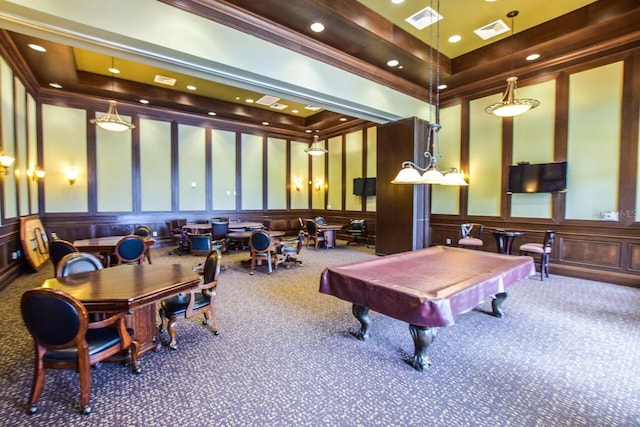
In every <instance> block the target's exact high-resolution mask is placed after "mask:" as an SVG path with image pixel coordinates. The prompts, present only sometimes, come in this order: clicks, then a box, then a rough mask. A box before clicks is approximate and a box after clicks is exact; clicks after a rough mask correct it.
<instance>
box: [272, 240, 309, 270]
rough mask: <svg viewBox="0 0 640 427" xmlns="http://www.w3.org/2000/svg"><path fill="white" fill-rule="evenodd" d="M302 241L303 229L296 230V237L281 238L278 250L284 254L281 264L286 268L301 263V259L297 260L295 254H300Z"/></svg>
mask: <svg viewBox="0 0 640 427" xmlns="http://www.w3.org/2000/svg"><path fill="white" fill-rule="evenodd" d="M303 242H304V231H302V230H300V231H299V232H298V237H297V238H296V239H290V240H283V241H282V242H281V244H280V246H279V247H278V251H279V252H280V253H281V254H282V255H284V259H283V260H282V264H283V265H284V266H285V268H286V269H287V270H288V269H289V268H291V266H292V265H302V260H299V259H298V258H297V257H296V255H298V254H300V251H301V250H302V245H303Z"/></svg>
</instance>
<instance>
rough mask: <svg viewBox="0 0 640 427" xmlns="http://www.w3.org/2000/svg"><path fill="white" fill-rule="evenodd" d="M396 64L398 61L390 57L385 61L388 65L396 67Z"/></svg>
mask: <svg viewBox="0 0 640 427" xmlns="http://www.w3.org/2000/svg"><path fill="white" fill-rule="evenodd" d="M398 64H400V61H398V60H397V59H390V60H388V61H387V65H388V66H389V67H397V66H398Z"/></svg>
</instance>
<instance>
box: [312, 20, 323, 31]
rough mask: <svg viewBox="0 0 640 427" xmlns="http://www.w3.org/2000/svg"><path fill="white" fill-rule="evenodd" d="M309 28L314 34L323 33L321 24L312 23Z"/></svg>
mask: <svg viewBox="0 0 640 427" xmlns="http://www.w3.org/2000/svg"><path fill="white" fill-rule="evenodd" d="M310 28H311V31H313V32H314V33H321V32H323V31H324V25H323V24H322V23H321V22H314V23H313V24H311V26H310Z"/></svg>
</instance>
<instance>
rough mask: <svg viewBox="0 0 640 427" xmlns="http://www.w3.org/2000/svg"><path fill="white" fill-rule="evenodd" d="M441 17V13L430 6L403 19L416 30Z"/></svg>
mask: <svg viewBox="0 0 640 427" xmlns="http://www.w3.org/2000/svg"><path fill="white" fill-rule="evenodd" d="M441 19H442V15H440V14H439V13H438V12H436V11H435V10H433V9H432V8H431V7H425V8H424V9H422V10H421V11H419V12H416V13H414V14H413V15H411V16H410V17H408V18H407V19H405V21H407V22H408V23H409V24H411V25H413V26H414V27H416V28H417V29H418V30H422V29H424V28H427V27H428V26H429V25H431V24H433V23H434V22H438V21H439V20H441Z"/></svg>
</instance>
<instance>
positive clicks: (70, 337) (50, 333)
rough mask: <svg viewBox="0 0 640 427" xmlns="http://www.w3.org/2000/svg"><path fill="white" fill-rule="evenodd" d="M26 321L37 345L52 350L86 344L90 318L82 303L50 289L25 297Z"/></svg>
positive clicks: (23, 304) (22, 301)
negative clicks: (81, 343) (84, 342)
mask: <svg viewBox="0 0 640 427" xmlns="http://www.w3.org/2000/svg"><path fill="white" fill-rule="evenodd" d="M20 309H21V312H22V319H23V321H24V324H25V326H26V327H27V329H28V330H29V333H30V334H31V336H32V337H33V339H34V340H35V342H36V343H38V344H39V345H42V346H43V347H45V348H48V349H62V348H68V347H72V346H75V345H76V344H77V343H80V342H81V341H82V340H84V337H85V334H86V332H87V325H88V321H89V320H88V319H89V315H88V313H87V309H86V308H85V307H84V305H82V303H81V302H80V301H78V300H77V299H75V298H74V297H72V296H71V295H69V294H67V293H65V292H62V291H59V290H55V289H49V288H36V289H31V290H28V291H26V292H25V293H24V294H22V300H21V302H20Z"/></svg>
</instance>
